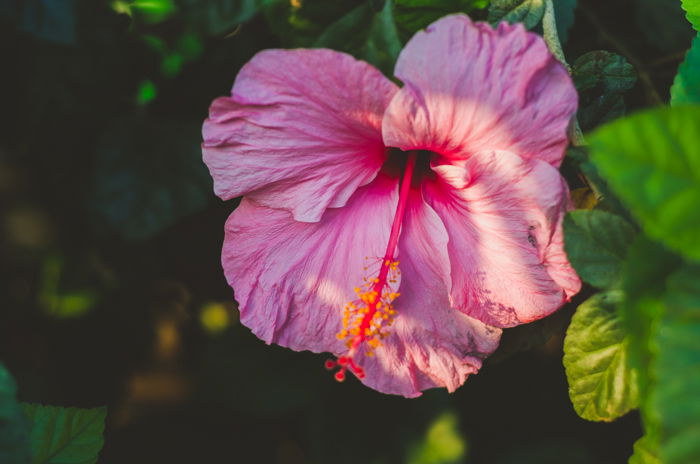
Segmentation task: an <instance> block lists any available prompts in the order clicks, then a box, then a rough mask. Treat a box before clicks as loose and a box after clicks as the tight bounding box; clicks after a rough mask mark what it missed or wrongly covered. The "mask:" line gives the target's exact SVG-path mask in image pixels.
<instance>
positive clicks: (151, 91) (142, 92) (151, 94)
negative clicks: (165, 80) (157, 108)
mask: <svg viewBox="0 0 700 464" xmlns="http://www.w3.org/2000/svg"><path fill="white" fill-rule="evenodd" d="M157 96H158V89H157V88H156V85H155V84H154V83H153V81H151V80H149V79H146V80H145V81H143V82H141V84H139V89H138V91H137V93H136V103H138V104H139V105H147V104H148V103H150V102H152V101H153V100H155V98H156V97H157Z"/></svg>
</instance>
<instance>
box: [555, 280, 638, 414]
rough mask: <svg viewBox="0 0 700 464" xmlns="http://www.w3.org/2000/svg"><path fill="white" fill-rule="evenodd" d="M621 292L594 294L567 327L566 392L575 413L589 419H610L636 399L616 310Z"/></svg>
mask: <svg viewBox="0 0 700 464" xmlns="http://www.w3.org/2000/svg"><path fill="white" fill-rule="evenodd" d="M622 298H623V293H622V292H621V291H610V292H605V293H599V294H597V295H594V296H593V297H591V298H589V299H588V300H586V301H585V302H584V303H583V304H581V305H580V306H579V307H578V308H577V309H576V313H575V314H574V317H573V318H572V319H571V325H570V326H569V329H568V330H567V331H566V338H565V339H564V367H565V368H566V377H567V379H568V381H569V396H570V397H571V403H572V404H573V405H574V409H575V410H576V412H577V413H578V415H579V416H581V417H583V418H584V419H587V420H592V421H611V420H613V419H616V418H618V417H620V416H622V415H623V414H626V413H627V412H629V411H630V410H631V409H633V408H635V407H637V406H638V404H639V390H638V384H637V371H635V370H634V369H631V368H630V366H629V360H628V343H629V341H628V338H627V331H626V327H625V326H624V325H623V324H622V322H621V321H620V318H619V317H618V316H617V315H616V314H615V305H616V304H617V303H619V302H620V301H621V300H622Z"/></svg>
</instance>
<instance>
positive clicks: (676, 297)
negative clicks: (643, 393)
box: [648, 265, 700, 464]
mask: <svg viewBox="0 0 700 464" xmlns="http://www.w3.org/2000/svg"><path fill="white" fill-rule="evenodd" d="M663 303H664V306H665V311H664V313H663V315H662V316H661V318H660V320H659V323H658V327H657V328H656V330H655V332H654V334H653V337H652V345H651V346H652V352H654V353H655V356H654V359H653V362H652V364H651V368H652V373H653V376H654V380H655V383H654V387H653V388H652V390H651V391H650V401H649V403H648V407H649V411H648V415H649V416H650V417H652V418H655V419H656V420H657V421H658V424H659V426H660V445H661V448H660V454H661V458H662V460H663V462H664V463H666V464H693V463H698V462H700V395H699V394H698V392H700V265H687V266H685V267H684V268H682V269H681V270H679V271H677V272H676V273H674V274H673V275H672V276H671V277H670V278H669V279H668V282H667V293H666V295H665V296H664V298H663Z"/></svg>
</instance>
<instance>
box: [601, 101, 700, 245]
mask: <svg viewBox="0 0 700 464" xmlns="http://www.w3.org/2000/svg"><path fill="white" fill-rule="evenodd" d="M698 128H700V106H697V105H693V106H690V105H689V106H679V107H675V108H661V109H656V110H651V111H646V112H643V113H639V114H636V115H634V116H632V117H629V118H625V119H623V120H619V121H616V122H614V123H612V124H609V125H607V126H605V127H603V128H601V129H599V130H598V131H596V132H594V133H593V134H592V135H591V136H590V137H589V138H588V140H589V142H590V149H591V160H592V161H593V162H594V163H595V164H596V165H597V166H598V168H599V169H600V171H601V173H602V174H603V176H604V177H606V178H607V179H608V181H609V183H610V185H611V187H612V189H613V191H614V192H615V193H616V194H617V195H618V196H619V197H620V199H621V200H622V201H623V202H624V203H625V204H626V205H627V206H628V207H629V208H630V210H631V212H632V213H633V215H634V216H635V217H637V218H638V219H639V221H640V222H641V225H642V227H643V228H644V230H645V232H646V233H647V234H648V235H649V236H650V237H651V238H653V239H657V240H659V241H661V242H662V243H664V244H665V245H667V246H668V247H670V248H672V249H674V250H675V251H678V252H679V253H681V254H683V255H684V256H686V257H689V258H692V259H700V234H698V230H700V213H698V204H700V131H699V130H698Z"/></svg>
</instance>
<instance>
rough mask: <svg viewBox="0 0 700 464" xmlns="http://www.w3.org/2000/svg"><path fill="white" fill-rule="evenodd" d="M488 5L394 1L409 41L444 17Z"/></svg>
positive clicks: (475, 0)
mask: <svg viewBox="0 0 700 464" xmlns="http://www.w3.org/2000/svg"><path fill="white" fill-rule="evenodd" d="M569 1H570V0H569ZM488 3H489V2H488V0H394V18H395V19H396V25H397V27H398V29H399V33H400V36H401V39H402V40H403V41H407V40H408V39H410V38H411V37H412V36H413V34H415V33H416V32H417V31H419V30H421V29H424V28H425V27H426V26H428V25H429V24H430V23H432V22H434V21H436V20H438V19H440V18H442V17H443V16H446V15H448V14H452V13H465V14H469V13H471V12H473V11H474V10H479V9H482V8H485V7H486V5H488Z"/></svg>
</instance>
